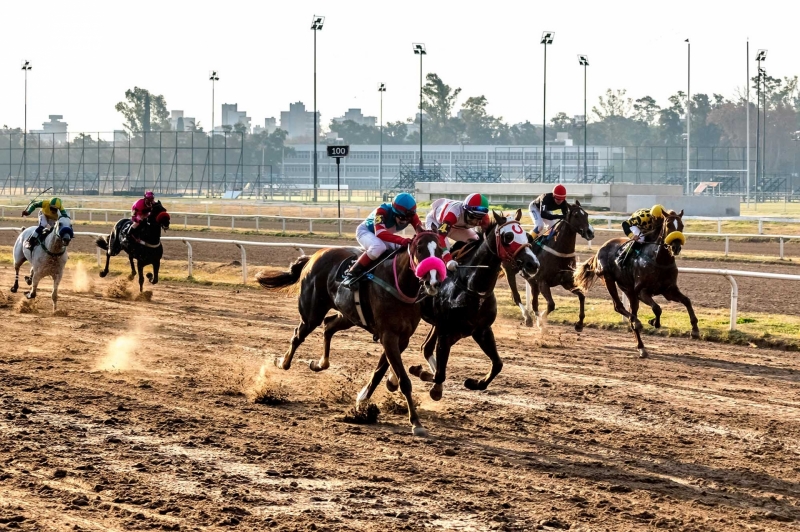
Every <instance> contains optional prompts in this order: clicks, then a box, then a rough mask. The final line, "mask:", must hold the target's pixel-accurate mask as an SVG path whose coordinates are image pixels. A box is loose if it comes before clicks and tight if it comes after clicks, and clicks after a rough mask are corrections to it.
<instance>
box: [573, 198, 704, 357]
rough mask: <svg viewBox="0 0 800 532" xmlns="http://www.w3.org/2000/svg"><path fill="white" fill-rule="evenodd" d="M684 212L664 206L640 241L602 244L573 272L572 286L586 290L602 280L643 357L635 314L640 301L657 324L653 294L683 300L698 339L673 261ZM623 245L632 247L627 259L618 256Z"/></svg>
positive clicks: (680, 242)
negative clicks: (627, 305)
mask: <svg viewBox="0 0 800 532" xmlns="http://www.w3.org/2000/svg"><path fill="white" fill-rule="evenodd" d="M682 218H683V211H681V212H679V213H676V212H674V211H666V212H665V213H664V217H663V218H661V219H660V220H659V221H658V222H657V225H656V228H655V229H654V230H653V231H652V232H651V233H650V234H649V235H646V239H645V242H644V243H641V244H635V243H632V242H630V241H629V240H628V239H627V238H614V239H612V240H609V241H608V242H606V243H605V244H603V247H601V248H600V249H599V250H598V251H597V254H596V255H595V256H594V257H592V258H591V259H589V260H587V261H586V262H585V263H583V264H581V266H580V267H579V268H578V270H577V271H576V272H575V285H576V286H577V287H578V289H580V290H581V291H583V292H584V293H586V292H587V291H588V290H589V289H590V288H591V287H592V285H593V284H594V283H595V281H596V280H597V279H598V278H599V279H601V280H602V281H603V283H604V284H605V285H606V288H607V289H608V293H609V294H610V295H611V299H612V300H613V301H614V310H616V311H617V312H619V313H620V314H622V315H623V316H624V317H626V318H628V319H629V321H630V328H631V330H632V331H633V334H634V336H635V337H636V347H637V348H638V349H639V356H640V357H642V358H644V357H646V356H647V354H648V353H647V349H645V347H644V344H643V343H642V335H641V330H642V323H641V322H640V321H639V318H638V317H637V314H638V312H639V301H642V302H643V303H646V304H647V305H649V306H650V307H651V308H652V309H653V313H654V314H655V318H653V319H652V320H650V322H649V323H650V325H652V326H653V327H656V328H658V327H661V307H659V306H658V305H657V304H656V302H655V301H654V300H653V296H659V295H660V296H664V297H665V298H666V299H667V300H668V301H679V302H680V303H683V305H684V306H685V307H686V310H687V311H688V312H689V321H690V322H691V324H692V338H699V336H700V330H699V329H698V328H697V316H696V315H695V313H694V309H693V308H692V302H691V301H690V300H689V298H688V297H686V296H685V295H684V294H683V293H682V292H681V291H680V289H679V288H678V266H677V264H676V263H675V256H676V255H678V254H679V253H680V252H681V246H682V245H683V244H684V243H685V242H686V239H685V237H684V236H683V220H682ZM625 246H634V247H633V250H632V252H631V253H630V256H628V257H627V260H625V261H624V262H622V264H621V265H620V262H621V261H619V260H618V258H619V256H620V254H621V253H627V251H628V250H627V249H622V248H623V247H625ZM617 286H619V289H620V290H622V292H623V293H624V294H625V295H626V296H627V298H628V300H629V301H630V306H631V309H630V312H628V311H627V310H626V309H625V306H624V305H623V304H622V301H621V300H620V297H619V293H618V292H617Z"/></svg>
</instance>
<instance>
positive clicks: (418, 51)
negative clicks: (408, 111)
mask: <svg viewBox="0 0 800 532" xmlns="http://www.w3.org/2000/svg"><path fill="white" fill-rule="evenodd" d="M411 46H412V48H413V49H414V55H418V56H419V169H420V171H422V168H423V163H422V56H423V55H427V53H428V52H427V51H426V50H425V44H423V43H421V42H415V43H412V44H411Z"/></svg>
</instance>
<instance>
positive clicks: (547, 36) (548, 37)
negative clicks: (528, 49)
mask: <svg viewBox="0 0 800 532" xmlns="http://www.w3.org/2000/svg"><path fill="white" fill-rule="evenodd" d="M555 36H556V33H555V32H554V31H545V32H544V33H542V40H541V44H543V45H544V102H543V105H542V183H544V182H545V179H546V178H545V166H544V164H545V163H544V157H545V155H544V151H545V149H546V146H547V135H546V132H547V45H548V44H553V37H555Z"/></svg>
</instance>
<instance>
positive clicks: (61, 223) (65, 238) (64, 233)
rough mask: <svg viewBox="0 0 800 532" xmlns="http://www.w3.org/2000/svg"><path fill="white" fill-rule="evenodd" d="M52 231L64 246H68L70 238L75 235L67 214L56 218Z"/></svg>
mask: <svg viewBox="0 0 800 532" xmlns="http://www.w3.org/2000/svg"><path fill="white" fill-rule="evenodd" d="M54 232H55V234H56V238H58V239H59V240H61V243H62V244H64V246H69V243H70V241H72V238H73V237H74V236H75V233H74V232H73V231H72V220H70V219H69V217H67V216H62V217H61V218H59V219H58V222H57V223H56V227H55V230H54Z"/></svg>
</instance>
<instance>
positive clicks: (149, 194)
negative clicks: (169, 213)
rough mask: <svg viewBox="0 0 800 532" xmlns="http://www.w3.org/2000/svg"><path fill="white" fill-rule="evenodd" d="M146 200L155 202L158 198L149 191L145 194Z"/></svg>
mask: <svg viewBox="0 0 800 532" xmlns="http://www.w3.org/2000/svg"><path fill="white" fill-rule="evenodd" d="M144 199H148V200H154V199H156V196H155V194H153V193H152V192H151V191H149V190H148V191H147V192H145V193H144Z"/></svg>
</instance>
